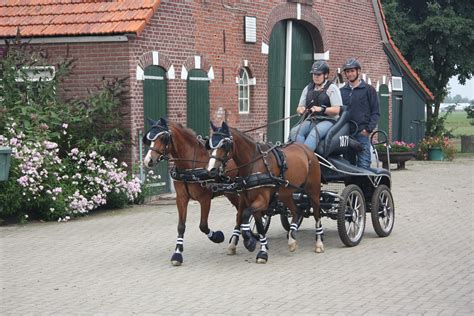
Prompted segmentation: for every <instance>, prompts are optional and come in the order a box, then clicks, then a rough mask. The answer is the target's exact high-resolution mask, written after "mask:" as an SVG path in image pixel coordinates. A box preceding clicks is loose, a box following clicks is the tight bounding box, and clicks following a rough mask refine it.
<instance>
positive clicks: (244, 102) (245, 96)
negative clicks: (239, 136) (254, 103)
mask: <svg viewBox="0 0 474 316" xmlns="http://www.w3.org/2000/svg"><path fill="white" fill-rule="evenodd" d="M238 84H239V113H249V112H250V80H249V73H248V72H247V69H245V68H241V69H240V71H239V83H238Z"/></svg>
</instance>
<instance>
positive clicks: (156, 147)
mask: <svg viewBox="0 0 474 316" xmlns="http://www.w3.org/2000/svg"><path fill="white" fill-rule="evenodd" d="M149 123H150V126H151V128H150V130H149V131H148V132H147V133H146V134H145V136H144V137H143V143H145V144H146V145H148V146H149V147H150V149H149V150H148V153H147V154H146V157H145V160H144V164H145V165H146V166H149V167H151V166H153V164H155V163H157V162H159V161H161V160H165V159H170V157H171V159H170V160H172V161H173V162H174V164H175V166H174V168H173V169H172V171H171V177H172V178H173V179H174V187H175V190H176V205H177V207H178V217H179V219H178V238H177V240H176V247H175V251H174V253H173V255H172V257H171V263H172V264H173V265H175V266H179V265H181V264H182V263H183V244H184V232H185V230H186V215H187V209H188V203H189V200H191V199H193V200H196V201H198V202H199V204H200V205H201V220H200V224H199V228H200V230H201V231H202V232H203V233H204V234H206V235H207V236H208V237H209V239H210V240H211V241H213V242H215V243H220V242H222V241H224V234H223V233H222V232H221V231H212V230H210V229H209V226H208V217H209V210H210V206H211V199H212V198H213V197H214V196H215V195H217V194H214V193H213V192H212V191H211V190H210V189H208V188H207V187H206V186H205V184H206V183H208V182H213V181H214V179H211V178H210V177H209V175H208V173H207V171H206V169H205V167H206V165H207V162H208V160H209V155H208V152H207V150H206V148H205V146H204V144H203V143H202V142H201V141H200V140H199V139H198V138H197V137H196V134H195V133H194V132H193V131H192V130H191V129H189V128H185V127H183V126H182V125H181V124H177V123H173V122H168V121H166V120H165V119H163V118H162V119H160V120H159V121H156V122H155V121H152V120H149ZM235 174H236V172H235ZM225 195H226V197H227V198H228V199H229V201H230V202H231V203H232V204H233V205H234V206H235V207H238V203H239V197H238V195H237V194H235V193H234V194H225ZM236 225H237V226H236V227H237V228H238V227H239V226H240V222H237V224H236ZM239 235H240V231H239V230H237V231H236V230H235V229H234V233H233V235H232V238H231V242H230V245H229V253H230V254H235V246H236V245H237V242H238V239H239Z"/></svg>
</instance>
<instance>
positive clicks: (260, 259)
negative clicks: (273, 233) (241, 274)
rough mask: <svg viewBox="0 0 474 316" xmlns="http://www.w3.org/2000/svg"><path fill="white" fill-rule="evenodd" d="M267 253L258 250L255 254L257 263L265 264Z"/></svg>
mask: <svg viewBox="0 0 474 316" xmlns="http://www.w3.org/2000/svg"><path fill="white" fill-rule="evenodd" d="M267 261H268V253H267V252H266V251H262V250H260V251H259V252H258V254H257V263H262V264H263V263H267Z"/></svg>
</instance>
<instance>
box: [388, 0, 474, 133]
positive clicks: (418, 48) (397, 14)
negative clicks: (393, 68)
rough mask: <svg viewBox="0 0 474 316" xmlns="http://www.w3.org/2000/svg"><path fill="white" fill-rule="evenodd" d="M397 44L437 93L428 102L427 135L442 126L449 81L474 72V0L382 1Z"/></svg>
mask: <svg viewBox="0 0 474 316" xmlns="http://www.w3.org/2000/svg"><path fill="white" fill-rule="evenodd" d="M382 3H383V9H384V13H385V16H386V19H387V23H388V26H389V30H390V34H391V35H392V38H393V40H394V41H395V44H396V45H397V46H398V48H399V49H400V50H401V52H402V53H403V55H404V56H405V58H406V59H407V60H408V62H409V63H410V65H411V66H412V67H413V68H414V69H415V71H416V72H417V73H418V74H419V75H420V77H421V79H422V80H423V82H424V83H425V84H426V85H427V86H428V88H429V89H430V90H431V92H432V93H433V95H434V97H435V100H434V104H427V118H428V122H427V134H428V135H433V134H434V132H435V129H436V128H435V127H436V126H437V125H438V122H437V120H438V119H439V107H440V103H441V102H443V100H444V99H445V97H446V96H447V95H448V93H449V90H448V82H449V79H450V78H451V77H453V76H456V77H457V79H458V81H459V82H460V83H461V84H464V83H465V82H466V80H467V79H470V78H471V77H472V75H473V74H474V32H473V31H472V30H473V29H474V19H473V14H472V13H473V12H474V2H472V1H471V0H456V1H453V0H431V1H411V0H382Z"/></svg>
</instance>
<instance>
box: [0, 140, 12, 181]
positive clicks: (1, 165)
mask: <svg viewBox="0 0 474 316" xmlns="http://www.w3.org/2000/svg"><path fill="white" fill-rule="evenodd" d="M11 154H12V149H11V148H10V147H3V146H0V181H7V180H8V172H9V171H10V161H11V160H10V159H11Z"/></svg>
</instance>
